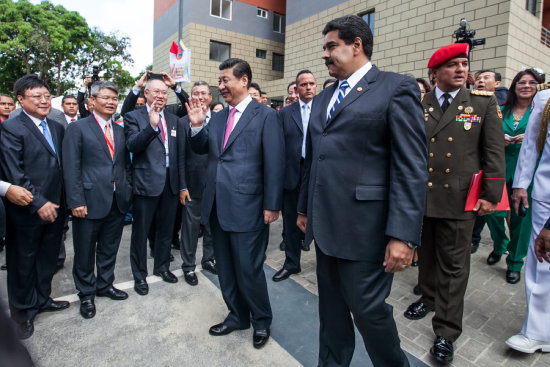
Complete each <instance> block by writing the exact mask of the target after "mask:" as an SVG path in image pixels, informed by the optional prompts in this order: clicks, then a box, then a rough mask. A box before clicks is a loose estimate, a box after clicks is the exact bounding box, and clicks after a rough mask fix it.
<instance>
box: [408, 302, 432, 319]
mask: <svg viewBox="0 0 550 367" xmlns="http://www.w3.org/2000/svg"><path fill="white" fill-rule="evenodd" d="M433 310H434V309H433V308H432V307H428V306H427V305H426V304H424V303H422V301H417V302H415V303H413V304H411V305H410V306H409V307H408V308H407V311H405V313H404V315H405V317H406V318H408V319H409V320H420V319H422V318H424V316H426V315H427V314H428V312H431V311H433Z"/></svg>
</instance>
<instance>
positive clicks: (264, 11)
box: [258, 8, 267, 19]
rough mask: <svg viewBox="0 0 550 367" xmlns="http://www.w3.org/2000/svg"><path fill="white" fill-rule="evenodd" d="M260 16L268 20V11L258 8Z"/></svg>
mask: <svg viewBox="0 0 550 367" xmlns="http://www.w3.org/2000/svg"><path fill="white" fill-rule="evenodd" d="M258 16H259V17H260V18H265V19H267V10H265V9H262V8H258Z"/></svg>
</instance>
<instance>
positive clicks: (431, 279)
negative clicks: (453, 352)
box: [418, 217, 475, 341]
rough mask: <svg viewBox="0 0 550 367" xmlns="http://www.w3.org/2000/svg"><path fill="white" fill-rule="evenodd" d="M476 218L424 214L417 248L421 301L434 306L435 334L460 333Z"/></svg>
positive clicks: (451, 335) (451, 337) (449, 335)
mask: <svg viewBox="0 0 550 367" xmlns="http://www.w3.org/2000/svg"><path fill="white" fill-rule="evenodd" d="M474 223H475V219H473V218H472V219H468V220H454V219H442V218H427V217H424V223H423V227H422V246H421V247H419V248H418V260H419V264H420V265H419V267H418V285H419V287H420V291H421V292H422V298H421V301H422V302H423V303H425V304H426V305H428V306H430V307H434V308H435V315H434V317H433V319H432V327H433V330H434V333H435V335H438V336H442V337H444V338H446V339H449V340H451V341H455V340H456V339H458V337H459V336H460V334H461V333H462V314H463V311H464V293H465V292H466V286H467V285H468V276H469V275H470V249H471V241H472V229H473V227H474Z"/></svg>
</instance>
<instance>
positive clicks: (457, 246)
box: [405, 43, 505, 363]
mask: <svg viewBox="0 0 550 367" xmlns="http://www.w3.org/2000/svg"><path fill="white" fill-rule="evenodd" d="M428 68H430V70H431V73H432V75H433V76H434V77H435V80H436V87H435V88H434V89H433V90H432V91H431V92H429V93H427V94H426V96H425V97H424V99H423V101H422V105H423V107H424V119H425V122H426V125H425V126H426V138H427V141H428V167H427V168H428V184H427V194H426V207H425V211H424V221H423V229H422V246H420V247H419V248H418V255H419V274H418V284H419V287H420V290H421V292H422V296H421V298H420V299H419V300H418V301H417V302H414V303H413V304H411V305H410V306H409V308H408V309H407V311H405V317H406V318H408V319H411V320H418V319H421V318H423V317H424V316H426V315H427V314H428V313H429V312H431V311H435V315H434V317H433V319H432V327H433V330H434V332H435V335H436V338H435V341H434V345H433V347H432V348H431V350H430V352H431V354H432V355H433V356H434V357H435V359H437V360H438V361H440V362H443V363H449V362H451V361H452V360H453V342H454V341H455V340H456V339H458V337H459V336H460V334H461V332H462V314H463V308H464V293H465V291H466V286H467V283H468V276H469V273H470V246H471V240H472V229H473V226H474V222H475V218H476V216H478V215H485V214H489V213H492V212H494V211H495V208H496V205H497V203H498V202H499V201H500V198H501V197H502V190H503V187H504V171H505V166H504V139H503V136H504V132H503V130H502V119H501V117H500V116H499V110H498V105H497V101H496V98H495V97H494V96H493V93H492V92H486V91H475V90H472V91H470V90H468V89H466V88H465V87H464V84H465V83H466V78H467V76H468V69H469V64H468V45H467V44H464V43H455V44H452V45H448V46H445V47H442V48H440V49H439V50H437V51H436V52H435V53H434V54H433V56H432V57H431V58H430V61H429V63H428ZM481 157H484V160H483V161H482V159H481ZM480 170H483V175H482V178H481V179H482V190H481V196H480V197H479V199H478V200H477V203H476V204H475V207H474V210H473V211H465V210H464V209H465V204H466V197H467V194H468V188H469V186H470V182H471V181H472V177H473V175H474V174H476V173H478V172H479V171H480Z"/></svg>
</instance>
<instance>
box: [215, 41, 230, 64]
mask: <svg viewBox="0 0 550 367" xmlns="http://www.w3.org/2000/svg"><path fill="white" fill-rule="evenodd" d="M230 57H231V45H230V44H228V43H223V42H216V41H210V60H213V61H224V60H227V59H229V58H230Z"/></svg>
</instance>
